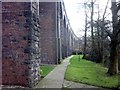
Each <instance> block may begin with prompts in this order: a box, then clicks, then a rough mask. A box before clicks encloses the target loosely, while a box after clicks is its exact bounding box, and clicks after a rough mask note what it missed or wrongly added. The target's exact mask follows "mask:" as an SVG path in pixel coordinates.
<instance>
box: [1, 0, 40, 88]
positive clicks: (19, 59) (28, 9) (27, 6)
mask: <svg viewBox="0 0 120 90" xmlns="http://www.w3.org/2000/svg"><path fill="white" fill-rule="evenodd" d="M34 8H35V9H34ZM2 32H3V33H2V39H3V43H2V45H3V46H2V47H3V48H2V84H4V85H22V86H29V87H32V86H34V85H35V84H36V83H37V82H38V80H39V61H40V48H39V41H40V40H39V34H40V28H39V19H38V5H37V3H35V2H34V3H20V2H19V3H17V2H11V3H9V2H4V3H2Z"/></svg>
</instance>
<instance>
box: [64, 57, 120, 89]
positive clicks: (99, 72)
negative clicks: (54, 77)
mask: <svg viewBox="0 0 120 90" xmlns="http://www.w3.org/2000/svg"><path fill="white" fill-rule="evenodd" d="M106 72H107V68H105V67H103V66H101V65H100V64H96V63H94V62H91V61H88V60H85V59H82V56H81V59H80V61H79V56H78V55H75V56H74V57H73V58H71V60H70V65H68V67H67V70H66V73H65V79H66V80H69V81H75V82H80V83H85V84H89V85H94V86H99V87H105V88H118V86H119V83H118V82H119V79H120V74H118V75H114V76H107V74H106Z"/></svg>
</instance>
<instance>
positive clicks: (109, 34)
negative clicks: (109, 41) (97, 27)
mask: <svg viewBox="0 0 120 90" xmlns="http://www.w3.org/2000/svg"><path fill="white" fill-rule="evenodd" d="M105 32H106V33H107V34H108V36H109V37H110V38H112V34H111V33H110V32H108V31H107V30H105Z"/></svg>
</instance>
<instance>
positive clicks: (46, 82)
mask: <svg viewBox="0 0 120 90" xmlns="http://www.w3.org/2000/svg"><path fill="white" fill-rule="evenodd" d="M70 58H72V56H70V57H68V58H66V59H64V60H63V62H62V63H61V64H60V65H57V66H56V67H55V68H54V69H53V71H51V72H50V73H49V74H48V75H47V76H46V77H44V78H43V79H42V80H41V81H40V82H39V83H38V85H37V86H36V88H62V86H63V82H64V74H65V71H66V68H67V65H68V64H69V60H70Z"/></svg>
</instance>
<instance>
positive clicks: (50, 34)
mask: <svg viewBox="0 0 120 90" xmlns="http://www.w3.org/2000/svg"><path fill="white" fill-rule="evenodd" d="M39 5H40V10H39V13H40V27H41V31H40V32H41V34H40V41H41V63H46V64H55V63H57V38H56V29H57V28H56V23H57V21H56V17H57V16H56V3H55V2H40V4H39Z"/></svg>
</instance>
